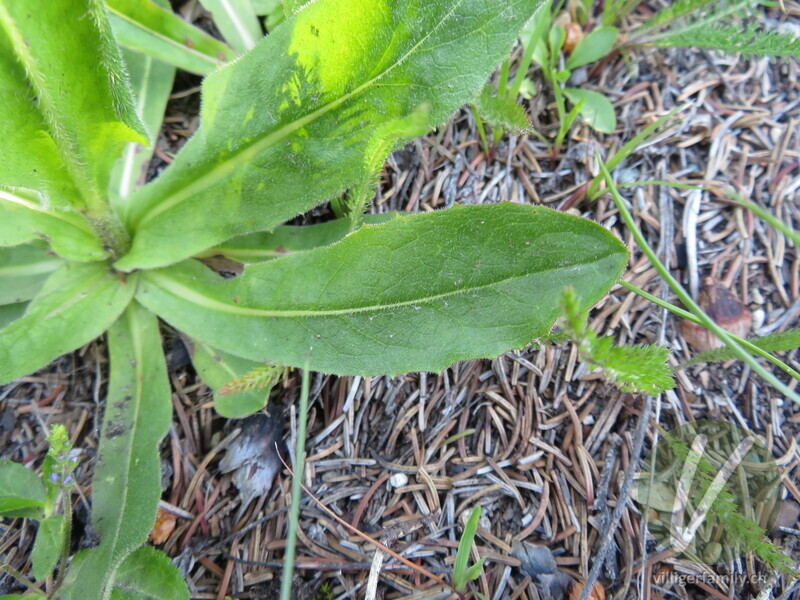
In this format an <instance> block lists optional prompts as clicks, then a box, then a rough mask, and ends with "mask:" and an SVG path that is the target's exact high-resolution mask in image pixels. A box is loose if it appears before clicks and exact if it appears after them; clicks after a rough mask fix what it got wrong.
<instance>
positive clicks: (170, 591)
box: [111, 546, 189, 600]
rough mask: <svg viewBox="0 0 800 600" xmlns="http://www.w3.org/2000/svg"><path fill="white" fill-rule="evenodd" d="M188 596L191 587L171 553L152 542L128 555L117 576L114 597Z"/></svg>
mask: <svg viewBox="0 0 800 600" xmlns="http://www.w3.org/2000/svg"><path fill="white" fill-rule="evenodd" d="M153 598H158V599H159V600H189V590H188V589H187V587H186V583H185V582H184V580H183V577H181V574H180V572H179V571H178V569H177V568H175V567H174V566H173V565H172V564H170V562H169V557H168V556H167V555H166V554H164V553H163V552H160V551H158V550H156V549H155V548H151V547H149V546H144V547H142V548H139V549H138V550H137V551H136V552H134V553H133V554H131V555H130V556H129V557H128V558H126V559H125V562H123V563H122V564H121V565H120V566H119V569H117V574H116V576H115V577H114V589H113V591H112V592H111V600H152V599H153Z"/></svg>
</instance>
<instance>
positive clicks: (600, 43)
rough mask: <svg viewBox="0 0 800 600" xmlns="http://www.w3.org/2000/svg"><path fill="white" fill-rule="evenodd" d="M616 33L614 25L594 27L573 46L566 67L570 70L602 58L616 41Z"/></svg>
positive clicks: (617, 33)
mask: <svg viewBox="0 0 800 600" xmlns="http://www.w3.org/2000/svg"><path fill="white" fill-rule="evenodd" d="M618 35H619V31H618V30H617V28H616V27H609V26H605V25H604V26H601V27H597V28H595V29H594V30H593V31H592V32H591V33H590V34H589V35H587V36H586V37H585V38H583V39H582V40H581V41H580V42H578V45H577V46H575V49H574V50H573V51H572V54H570V56H569V58H568V59H567V64H566V67H567V69H568V70H569V71H572V70H574V69H577V68H578V67H582V66H583V65H587V64H589V63H591V62H594V61H596V60H599V59H601V58H603V57H604V56H605V55H606V54H608V53H609V52H611V49H612V48H613V47H614V44H616V43H617V36H618Z"/></svg>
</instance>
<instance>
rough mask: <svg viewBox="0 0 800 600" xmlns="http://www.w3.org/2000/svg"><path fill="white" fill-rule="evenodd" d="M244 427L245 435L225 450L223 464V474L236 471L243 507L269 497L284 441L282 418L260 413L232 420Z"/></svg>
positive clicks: (234, 473)
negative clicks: (256, 498)
mask: <svg viewBox="0 0 800 600" xmlns="http://www.w3.org/2000/svg"><path fill="white" fill-rule="evenodd" d="M233 426H236V427H241V428H242V432H241V433H240V434H239V436H238V437H236V438H235V439H234V440H233V441H232V442H231V444H230V445H229V446H228V448H227V449H226V451H225V456H224V457H223V459H222V460H221V461H220V463H219V468H220V471H222V472H223V473H229V472H231V471H232V472H233V483H234V484H235V485H236V487H237V488H239V493H240V494H241V495H242V508H246V507H247V505H248V504H250V501H251V500H252V499H253V498H255V497H256V496H260V495H262V494H266V493H267V492H268V491H269V490H270V488H271V487H272V480H273V479H274V478H275V475H276V474H277V472H278V470H279V469H280V464H281V463H280V461H279V459H278V455H277V454H276V453H275V444H276V443H280V441H281V439H282V430H283V428H282V427H281V421H280V416H278V417H273V416H272V413H270V412H268V413H267V414H265V413H257V414H255V415H251V416H249V417H247V418H245V419H242V420H241V421H239V420H236V421H231V427H233Z"/></svg>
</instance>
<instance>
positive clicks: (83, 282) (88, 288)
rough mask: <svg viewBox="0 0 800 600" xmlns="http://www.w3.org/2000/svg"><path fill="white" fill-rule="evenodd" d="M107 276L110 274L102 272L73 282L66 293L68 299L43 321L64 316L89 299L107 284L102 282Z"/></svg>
mask: <svg viewBox="0 0 800 600" xmlns="http://www.w3.org/2000/svg"><path fill="white" fill-rule="evenodd" d="M106 275H110V273H108V272H107V271H103V270H100V271H98V272H97V273H95V274H93V275H89V276H87V277H86V278H84V279H78V280H75V281H73V282H72V286H71V287H70V289H69V290H68V291H67V293H66V296H67V298H68V299H67V300H65V301H64V302H62V303H61V304H59V305H58V306H57V307H56V308H55V309H54V310H52V311H50V312H49V313H48V314H47V315H45V316H44V317H43V318H42V321H49V320H50V319H53V318H55V317H57V316H59V315H61V314H63V313H65V312H66V311H68V310H69V309H71V308H72V307H73V306H75V305H76V304H78V303H79V302H81V301H82V300H85V299H86V298H88V297H89V296H90V295H91V294H92V292H94V291H95V290H96V289H97V288H98V287H100V286H102V285H103V284H104V283H107V282H105V281H102V280H103V279H105V276H106ZM61 291H62V289H55V290H53V291H52V292H50V294H48V296H50V295H52V294H56V293H59V292H61ZM45 298H46V296H45ZM43 299H44V298H43Z"/></svg>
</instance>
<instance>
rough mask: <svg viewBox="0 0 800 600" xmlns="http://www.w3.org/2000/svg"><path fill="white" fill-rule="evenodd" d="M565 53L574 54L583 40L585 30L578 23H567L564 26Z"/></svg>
mask: <svg viewBox="0 0 800 600" xmlns="http://www.w3.org/2000/svg"><path fill="white" fill-rule="evenodd" d="M564 34H565V36H564V46H563V48H564V52H565V53H567V54H572V51H573V50H575V46H577V45H578V42H580V41H581V40H582V39H583V29H581V26H580V25H578V24H577V23H574V22H573V23H567V24H566V25H565V26H564Z"/></svg>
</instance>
